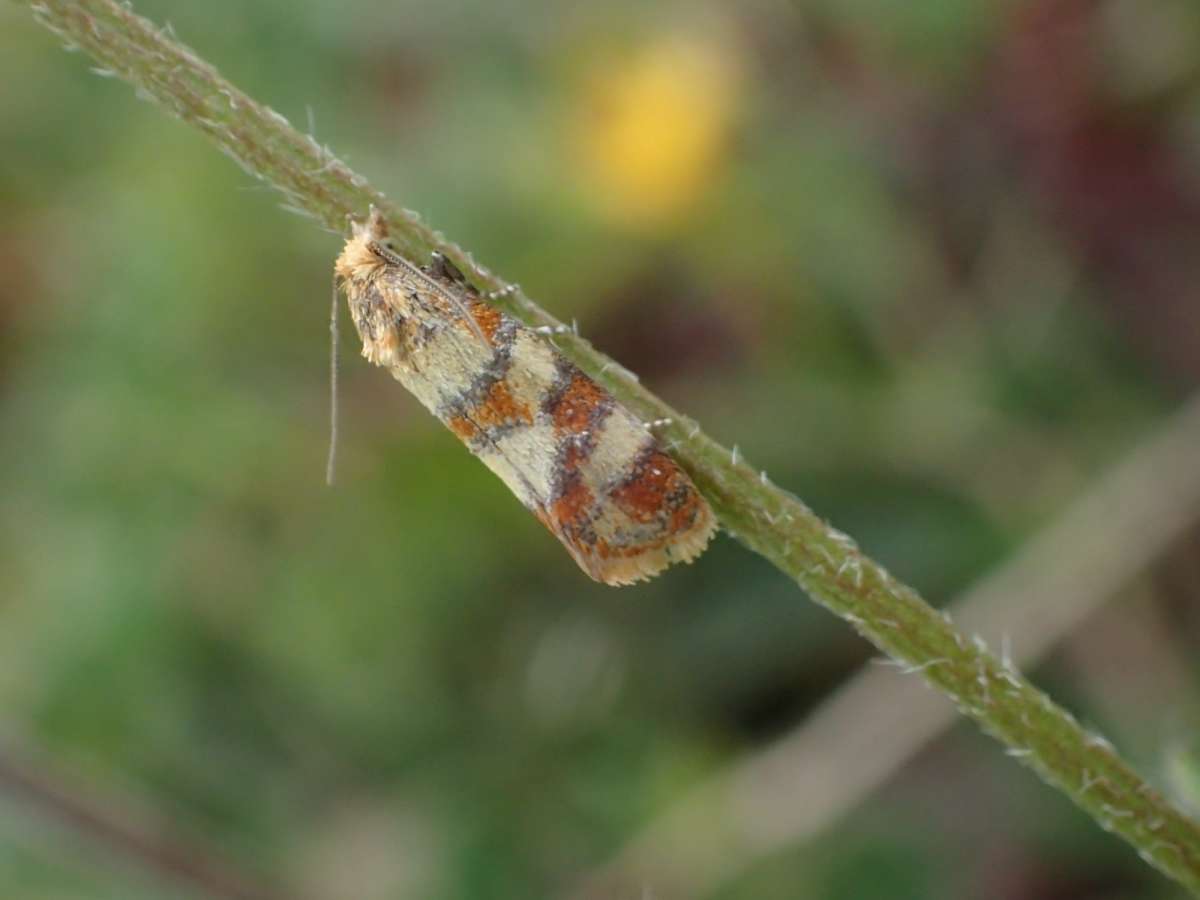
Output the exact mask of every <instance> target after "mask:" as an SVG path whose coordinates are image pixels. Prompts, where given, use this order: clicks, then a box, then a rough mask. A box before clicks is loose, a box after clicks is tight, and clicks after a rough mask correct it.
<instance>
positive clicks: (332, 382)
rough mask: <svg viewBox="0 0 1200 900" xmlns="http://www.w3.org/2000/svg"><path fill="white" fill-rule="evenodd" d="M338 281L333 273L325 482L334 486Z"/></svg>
mask: <svg viewBox="0 0 1200 900" xmlns="http://www.w3.org/2000/svg"><path fill="white" fill-rule="evenodd" d="M338 299H339V298H338V283H337V273H336V272H335V273H334V275H333V291H332V301H331V302H330V304H329V456H328V457H327V458H326V460H325V483H326V484H327V485H329V486H330V487H333V473H334V468H335V467H336V464H337V442H338V351H339V344H340V341H339V340H338V338H339V337H340V336H341V335H340V333H339V331H338Z"/></svg>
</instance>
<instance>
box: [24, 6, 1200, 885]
mask: <svg viewBox="0 0 1200 900" xmlns="http://www.w3.org/2000/svg"><path fill="white" fill-rule="evenodd" d="M24 2H26V3H27V4H28V5H29V7H30V9H31V10H32V11H33V13H34V16H35V17H36V18H37V20H38V21H39V22H41V23H42V24H43V25H45V26H46V27H47V28H49V29H51V30H52V31H54V32H55V33H57V34H58V35H59V36H60V37H62V38H63V39H64V40H65V41H67V42H68V44H69V45H72V46H78V47H81V48H83V49H84V50H86V51H87V52H88V53H89V54H91V55H92V57H94V58H95V59H96V60H97V61H98V62H99V63H100V64H101V65H102V66H103V67H105V69H106V70H107V72H106V73H111V74H116V75H119V76H120V77H122V78H124V79H126V80H128V81H129V82H131V83H132V84H133V85H135V87H136V88H137V89H138V92H139V94H140V95H143V96H146V97H147V98H149V99H152V100H154V101H156V102H157V103H159V104H160V105H161V106H163V107H165V108H166V109H167V110H168V111H170V112H171V113H173V114H174V115H176V116H177V117H178V118H180V119H182V120H183V121H185V122H187V123H189V124H191V125H193V126H195V127H196V128H198V129H200V130H201V131H202V132H204V133H205V134H206V135H207V136H208V137H209V138H210V139H211V140H212V141H213V142H214V143H215V144H216V145H217V146H218V147H219V148H220V149H221V150H222V151H223V152H224V153H226V154H227V155H229V156H230V157H232V158H233V159H234V160H235V161H237V162H238V163H239V164H240V165H241V166H242V168H244V169H245V170H246V171H247V172H248V173H249V174H251V175H252V176H254V177H255V178H258V179H261V180H263V181H265V182H267V183H269V184H271V185H273V186H274V187H275V188H277V189H278V190H280V191H281V192H282V193H283V194H284V195H285V196H286V198H287V202H288V204H289V205H290V206H291V207H292V208H294V209H295V210H297V211H301V212H303V213H306V214H308V215H310V216H311V217H312V218H313V219H315V220H316V221H318V222H320V223H322V224H323V225H325V226H326V227H328V228H331V229H334V230H336V231H338V232H340V231H341V230H342V228H343V225H344V223H345V220H346V217H347V216H348V215H352V214H353V215H361V214H362V213H363V212H364V211H365V210H366V208H367V206H368V205H369V204H371V203H374V204H375V205H376V206H378V207H379V208H380V209H381V210H382V211H383V212H384V214H385V215H386V217H387V218H388V219H389V220H390V224H391V226H392V233H393V235H394V236H395V240H396V243H397V245H398V247H399V249H400V250H401V252H402V253H403V254H404V255H406V256H409V257H412V258H414V259H423V258H424V257H425V256H426V255H427V254H428V253H429V252H430V251H432V250H434V249H437V250H439V251H441V252H442V253H444V254H445V255H446V256H447V257H449V258H450V259H451V260H452V261H453V262H454V263H455V264H456V265H458V266H459V268H460V269H462V270H463V271H464V272H466V273H467V274H468V276H469V278H470V280H471V281H472V282H473V283H474V284H475V285H476V286H477V287H479V288H480V289H482V290H485V291H488V292H490V293H491V295H492V299H493V300H494V302H495V303H496V304H497V305H499V306H500V307H502V308H503V309H505V310H506V311H508V312H511V313H513V314H515V315H517V316H518V317H520V318H521V319H523V320H524V321H526V322H527V323H528V324H530V325H534V326H550V327H551V328H553V329H555V330H561V331H563V332H564V333H563V334H562V335H561V336H560V337H559V338H558V341H559V344H560V345H561V347H562V349H563V350H564V352H565V353H567V355H568V356H570V357H571V358H572V359H573V360H574V361H575V362H577V363H578V364H579V365H580V366H582V367H583V368H584V369H586V370H587V371H588V372H589V373H590V374H592V375H593V376H594V377H596V378H597V379H598V380H599V381H601V382H602V383H603V384H604V385H606V386H607V387H608V388H609V389H610V390H611V391H612V392H613V394H614V395H615V396H617V398H618V399H620V400H621V401H622V402H624V403H625V404H627V405H628V406H629V407H630V408H631V409H633V410H634V411H636V412H637V413H639V414H640V415H642V417H643V418H645V419H669V420H671V421H670V424H669V425H666V426H665V427H664V428H663V430H662V433H663V435H664V436H665V438H666V440H667V446H668V447H669V448H670V449H671V450H672V451H673V452H674V454H675V456H676V457H677V458H678V459H679V461H680V462H681V463H682V464H683V465H684V466H685V467H686V468H687V469H688V470H689V472H690V473H691V474H692V476H693V478H694V479H695V480H696V483H697V484H698V485H699V486H700V488H701V489H702V490H703V491H704V493H705V494H706V495H707V496H708V498H709V500H710V501H711V502H712V504H713V507H714V508H715V509H716V510H717V514H718V515H719V516H720V519H721V523H722V525H723V526H724V527H725V528H726V530H727V531H729V532H730V533H731V534H733V535H735V536H736V537H737V538H738V539H739V540H740V541H741V542H742V543H743V544H744V545H746V546H747V547H749V548H750V549H751V550H754V551H755V552H757V553H759V554H761V555H762V556H764V557H766V558H767V559H768V560H770V561H771V562H772V563H773V564H774V565H775V566H776V567H777V568H779V569H780V570H781V571H783V572H785V573H786V574H787V575H789V576H790V577H791V578H793V579H794V580H795V581H796V582H797V583H798V584H799V585H800V587H801V588H803V589H804V590H805V591H806V592H807V593H808V594H809V595H810V596H811V597H812V598H813V599H814V600H816V601H818V602H819V603H821V604H822V605H824V606H825V607H826V608H827V609H829V610H830V611H832V612H833V613H835V614H836V615H838V616H840V617H841V618H843V619H845V620H846V621H848V622H849V623H850V624H851V625H853V626H854V628H855V629H856V630H857V631H858V632H859V633H860V634H862V635H863V636H864V637H865V638H867V639H868V640H869V641H870V642H871V643H873V644H874V645H875V646H876V647H878V648H879V649H880V650H882V651H884V652H885V653H887V654H888V655H889V656H891V657H892V658H893V659H895V660H897V661H898V662H899V663H901V664H902V665H903V666H905V667H906V669H907V670H908V671H911V672H920V673H921V674H922V676H923V677H924V678H925V680H926V681H927V682H928V683H929V684H931V685H932V686H933V687H935V688H937V689H938V690H940V691H942V692H943V693H944V694H946V696H948V697H949V698H950V700H951V701H952V702H953V703H954V704H955V705H956V706H957V707H958V709H959V711H960V712H962V713H963V714H964V715H967V716H969V717H970V718H972V719H974V720H975V721H976V722H978V723H979V724H980V726H981V727H982V728H983V729H984V730H985V731H987V732H988V733H990V734H992V735H993V736H994V737H996V738H997V739H998V740H1000V741H1002V742H1003V743H1004V744H1006V745H1007V747H1008V752H1009V754H1010V755H1012V756H1014V757H1016V758H1017V759H1019V760H1020V761H1021V762H1023V763H1024V764H1025V765H1027V766H1029V767H1030V768H1032V769H1033V770H1034V771H1036V772H1037V773H1038V774H1039V775H1041V777H1042V778H1043V779H1045V780H1046V781H1047V782H1048V783H1049V784H1051V785H1053V786H1054V787H1057V788H1058V789H1059V790H1061V791H1063V792H1064V793H1065V794H1067V795H1068V796H1069V797H1071V799H1072V800H1074V801H1075V803H1076V804H1078V805H1079V807H1080V808H1082V809H1083V810H1084V811H1085V812H1087V813H1088V814H1089V815H1090V816H1091V817H1092V818H1093V819H1095V820H1096V821H1097V822H1098V823H1099V824H1100V825H1101V827H1103V828H1105V829H1106V830H1109V831H1112V832H1114V833H1116V834H1118V835H1120V836H1121V837H1122V838H1124V839H1125V840H1126V841H1128V842H1129V843H1130V844H1132V845H1133V847H1134V848H1135V849H1137V851H1138V852H1139V854H1140V855H1141V857H1142V858H1143V859H1144V860H1146V862H1148V863H1150V864H1151V865H1153V866H1155V867H1156V868H1158V869H1159V870H1160V871H1162V872H1163V873H1165V874H1166V875H1168V876H1170V877H1171V878H1174V879H1175V880H1176V881H1177V882H1179V883H1180V884H1182V885H1184V886H1186V887H1188V888H1189V889H1191V890H1192V891H1193V892H1196V893H1198V894H1200V826H1198V825H1197V823H1196V822H1194V821H1192V820H1190V819H1188V818H1187V817H1186V816H1184V815H1183V814H1182V813H1181V812H1180V811H1179V810H1177V809H1176V808H1175V807H1174V806H1172V805H1171V804H1170V803H1169V802H1167V800H1166V799H1165V798H1164V797H1162V796H1161V795H1160V794H1159V793H1158V792H1156V791H1155V790H1153V789H1152V788H1151V787H1150V785H1149V784H1148V783H1147V782H1145V781H1144V780H1143V779H1142V778H1141V777H1140V776H1138V775H1137V774H1136V773H1135V772H1134V771H1133V770H1132V769H1131V768H1130V767H1129V766H1128V765H1127V764H1126V763H1125V762H1124V761H1123V760H1122V759H1121V758H1120V756H1118V754H1117V753H1116V751H1115V750H1114V749H1113V747H1112V746H1111V745H1110V744H1109V743H1108V742H1107V741H1106V740H1104V738H1102V737H1100V736H1099V735H1096V734H1094V733H1091V732H1089V731H1087V730H1085V729H1084V728H1083V727H1081V726H1080V725H1079V723H1078V722H1076V721H1075V719H1074V718H1073V717H1072V716H1071V714H1070V713H1068V712H1067V711H1066V710H1064V709H1063V708H1062V707H1060V706H1058V705H1056V704H1055V703H1054V702H1053V701H1052V700H1051V699H1050V698H1049V697H1048V696H1046V695H1045V694H1044V693H1042V692H1041V691H1039V690H1038V689H1037V688H1036V687H1034V686H1033V685H1032V684H1031V683H1030V682H1029V681H1027V680H1026V679H1025V678H1024V677H1023V676H1022V675H1021V674H1020V673H1019V672H1017V671H1016V670H1015V669H1014V667H1013V666H1012V665H1011V664H1009V663H1007V662H1005V661H1002V660H1001V659H999V658H997V657H996V656H995V655H994V654H993V653H991V652H990V651H989V650H988V649H987V647H986V646H985V645H984V644H983V642H982V641H980V640H978V639H972V638H969V637H968V636H967V635H965V634H963V633H962V632H960V631H959V630H957V629H956V628H955V627H954V625H953V624H952V623H951V622H950V621H949V620H948V619H947V618H944V617H943V616H942V615H941V614H940V613H938V612H937V611H936V610H934V609H933V608H932V607H930V606H929V605H928V604H927V603H925V602H924V601H923V600H922V599H921V598H920V596H918V595H917V593H916V592H915V591H913V590H912V589H911V588H909V587H907V586H906V585H904V584H901V583H900V582H899V581H897V580H896V579H895V578H893V577H892V576H891V575H890V574H888V573H887V572H886V571H885V570H884V569H883V568H882V567H881V566H880V565H879V564H877V563H876V562H874V561H873V560H871V559H870V558H869V557H867V556H865V555H864V554H863V553H862V552H861V551H860V550H859V549H858V547H857V545H856V544H855V543H854V541H853V540H851V539H850V538H849V537H847V536H846V535H844V534H842V533H841V532H839V531H837V530H836V529H834V528H833V527H831V526H830V525H828V524H827V523H826V522H824V521H822V520H821V519H820V518H819V517H818V516H816V515H815V514H814V513H813V512H812V511H811V510H810V509H808V507H807V506H805V505H804V504H803V503H802V502H801V501H800V500H799V499H797V498H796V497H794V496H792V495H791V494H789V493H787V492H786V491H784V490H781V489H780V488H778V487H776V486H774V485H773V484H771V483H770V482H769V481H768V479H767V478H766V476H765V475H764V474H763V473H760V472H758V471H757V470H755V469H754V468H752V467H751V466H750V465H748V464H747V463H746V462H745V461H744V460H742V459H740V458H739V454H738V452H737V449H736V448H734V450H733V451H730V450H728V449H727V448H725V447H722V446H721V445H720V444H718V443H717V442H716V441H714V440H712V439H711V438H709V437H708V436H707V435H705V434H704V433H703V432H702V431H701V430H700V427H699V426H698V425H697V424H696V423H695V422H694V421H692V420H691V419H689V418H687V417H685V416H683V415H681V414H680V413H679V412H677V411H676V410H674V409H671V407H669V406H668V405H667V404H666V403H664V402H663V401H662V400H660V399H659V398H657V397H656V396H654V394H652V393H651V392H650V391H648V390H647V389H646V388H644V387H642V386H641V385H640V384H639V383H638V381H637V378H636V376H634V375H633V374H632V373H629V372H628V371H626V370H625V369H623V368H622V367H621V366H620V365H618V364H617V363H615V362H614V361H612V360H610V359H608V358H607V357H606V356H604V355H603V354H601V353H599V352H598V351H596V350H595V349H593V348H592V346H591V345H590V344H589V343H588V342H587V341H586V340H584V339H582V338H580V337H578V336H575V335H573V334H571V333H570V332H569V330H567V329H562V327H561V323H559V322H558V321H557V320H556V319H555V318H554V317H553V316H551V315H550V314H549V313H547V312H545V311H544V310H542V309H541V308H540V307H538V306H537V305H536V304H534V303H533V301H531V300H529V299H528V298H527V297H526V296H525V295H524V294H523V293H522V292H521V291H520V289H519V288H516V287H514V286H512V285H509V284H507V283H505V282H504V281H503V280H502V279H500V278H499V277H497V276H496V275H494V274H492V273H491V272H489V271H488V270H487V269H485V268H483V267H482V266H480V265H478V264H476V263H475V261H474V260H473V259H471V257H470V255H469V254H467V253H466V252H465V251H464V250H462V249H461V248H459V247H457V246H455V245H453V244H451V243H449V242H447V241H445V240H443V239H442V238H440V236H439V235H437V234H436V233H435V232H433V231H432V230H431V229H430V228H429V227H428V226H426V225H424V224H423V223H422V222H421V221H420V220H419V219H418V218H417V216H416V215H414V214H413V213H410V212H408V211H406V210H403V209H401V208H399V207H397V206H396V205H395V204H392V203H390V202H389V201H388V200H387V199H386V198H385V197H383V196H382V195H381V194H380V193H379V192H378V191H377V190H375V189H374V188H372V187H371V186H370V185H369V184H368V183H367V181H366V180H365V179H364V178H363V177H362V176H361V175H357V174H356V173H354V172H353V171H351V170H350V168H349V167H347V166H346V165H345V164H344V163H342V162H341V161H340V160H338V159H337V158H336V157H335V156H334V155H333V154H332V153H331V152H330V151H329V150H327V149H326V148H324V147H322V146H321V145H320V144H318V143H317V142H316V141H315V140H313V138H312V137H310V136H307V135H304V134H302V133H301V132H299V131H298V130H296V129H295V128H293V127H292V126H291V125H289V124H288V122H287V120H286V119H284V118H283V117H282V116H280V115H279V114H278V113H276V112H275V111H274V110H272V109H270V108H269V107H266V106H264V105H262V104H260V103H258V102H257V101H255V100H253V99H252V98H250V97H248V96H247V95H246V94H244V93H242V92H241V91H239V90H238V89H237V88H236V87H234V86H233V85H232V84H230V83H229V82H227V81H225V80H224V79H223V78H222V77H221V76H220V74H219V73H218V72H217V71H216V70H215V69H214V68H213V67H212V66H211V65H209V64H208V63H206V62H204V61H203V60H202V59H200V58H199V57H198V56H197V55H196V54H195V53H194V52H193V51H191V50H189V49H188V48H186V47H184V46H183V45H182V44H180V43H179V42H178V41H176V40H175V39H174V37H173V36H171V35H168V34H166V33H164V32H163V31H160V30H159V29H158V28H156V27H155V26H154V25H153V24H151V23H150V22H148V21H146V20H145V19H142V18H140V17H139V16H137V15H135V14H134V13H132V12H131V11H130V10H129V9H127V8H126V7H124V6H121V5H118V4H117V3H115V2H112V0H24Z"/></svg>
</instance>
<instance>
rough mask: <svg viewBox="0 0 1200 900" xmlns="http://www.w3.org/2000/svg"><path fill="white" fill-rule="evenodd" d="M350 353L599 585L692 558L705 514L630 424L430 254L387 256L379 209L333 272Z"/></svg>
mask: <svg viewBox="0 0 1200 900" xmlns="http://www.w3.org/2000/svg"><path fill="white" fill-rule="evenodd" d="M334 272H335V278H336V279H337V281H338V282H339V284H340V285H341V288H342V289H343V290H344V291H345V293H346V298H347V300H348V302H349V306H350V315H351V317H352V318H353V319H354V326H355V328H356V329H357V330H358V335H359V337H360V338H361V339H362V344H363V350H362V353H363V356H364V357H366V358H367V359H368V360H369V361H371V362H372V363H375V364H376V365H379V366H383V367H384V368H386V369H388V370H389V371H390V372H391V373H392V375H393V376H394V377H395V378H396V379H397V380H399V381H400V383H401V384H403V385H404V386H405V387H406V388H408V390H409V391H411V392H412V393H413V394H415V395H416V397H417V399H418V400H420V401H421V403H422V404H423V405H424V406H425V407H426V409H428V410H429V411H430V412H432V413H433V414H434V415H435V416H437V417H438V418H439V419H440V420H441V421H442V423H443V424H445V425H446V427H448V428H449V429H450V430H451V431H453V432H454V433H455V434H456V435H458V437H459V438H460V439H461V440H462V441H463V443H465V444H466V445H467V447H468V448H469V449H470V450H471V452H472V453H474V454H475V455H476V456H478V457H479V458H480V459H481V460H483V462H484V464H485V465H486V466H487V467H488V468H489V469H491V470H492V471H493V472H495V473H496V474H497V475H498V476H500V479H501V480H502V481H503V482H504V483H505V484H506V485H508V487H509V489H510V490H511V491H512V492H513V493H514V494H516V495H517V498H518V499H519V500H520V501H521V502H522V503H524V504H525V506H526V507H528V508H529V509H530V510H531V511H532V512H533V514H534V515H535V516H537V518H538V520H539V521H541V523H542V524H543V525H545V526H546V527H547V528H548V529H549V530H550V531H551V532H552V533H553V534H554V536H555V537H557V538H558V539H559V540H560V541H562V543H563V544H564V545H565V546H566V548H567V550H568V552H569V553H570V554H571V556H572V557H573V558H574V559H575V561H576V562H577V563H578V564H579V566H580V568H582V569H583V571H585V572H586V573H587V574H588V575H590V576H591V577H592V578H594V579H596V580H597V581H601V582H603V583H605V584H612V585H621V584H631V583H633V582H635V581H639V580H642V579H647V578H651V577H653V576H654V575H657V574H658V573H659V572H661V571H662V570H663V569H665V568H667V566H669V565H671V564H672V563H676V562H691V561H692V560H693V559H695V558H696V557H697V556H699V555H700V553H701V552H703V550H704V548H705V547H706V546H707V545H708V542H709V539H710V538H711V537H712V535H713V532H714V531H715V530H716V517H715V516H714V515H713V511H712V509H711V508H710V507H709V505H708V503H707V502H706V501H705V499H704V498H703V497H702V496H701V495H700V493H699V491H697V490H696V486H695V485H694V484H692V481H691V479H690V478H688V476H687V474H686V473H684V471H683V470H682V469H680V468H679V466H678V465H677V464H676V463H675V461H674V460H672V459H671V457H669V456H667V455H666V454H665V453H664V452H663V451H662V450H661V449H660V448H659V446H658V444H657V442H656V441H655V439H654V436H653V435H652V434H651V433H650V432H649V431H648V430H647V429H646V427H645V426H644V425H643V424H642V422H641V421H640V420H639V419H638V418H637V417H636V416H634V415H633V413H631V412H629V410H627V409H625V407H623V406H622V405H621V404H620V403H618V402H617V401H616V400H615V399H614V398H613V396H612V395H611V394H609V393H608V391H606V390H605V389H604V388H602V387H601V386H600V385H598V384H597V383H596V382H595V381H593V380H592V379H591V378H589V377H588V376H587V375H585V374H584V373H583V372H582V371H581V370H580V369H579V368H578V367H577V366H575V365H574V364H573V363H571V362H570V361H569V360H567V359H566V357H564V356H563V355H562V353H560V352H559V351H558V349H557V348H556V347H554V345H553V344H551V343H550V342H549V341H548V340H547V339H546V338H545V337H543V336H542V335H540V334H537V333H535V332H534V331H533V330H532V329H530V328H527V327H526V326H524V325H522V324H521V323H520V322H518V321H517V320H516V319H514V318H512V317H510V316H508V315H505V314H504V313H502V312H501V311H500V310H498V309H497V308H495V307H494V306H492V305H490V304H488V303H485V302H484V301H483V300H482V298H480V296H479V295H478V293H476V291H475V290H474V289H473V288H471V287H470V286H469V285H467V283H466V280H465V279H464V278H463V276H462V274H461V273H459V272H458V270H457V269H455V268H454V266H453V265H451V264H450V262H449V261H448V260H446V259H445V258H444V257H442V256H440V255H437V254H435V255H434V257H433V261H432V262H431V263H430V264H429V265H427V266H423V267H422V266H416V265H414V264H412V263H410V262H408V261H407V260H406V259H404V258H403V257H401V256H399V255H398V254H397V253H396V252H395V251H394V250H392V249H391V247H390V245H389V244H388V241H387V226H386V224H385V223H384V221H383V217H382V215H380V213H379V212H378V211H377V210H375V209H372V210H371V214H370V216H369V217H368V218H367V220H366V222H362V223H354V224H353V226H352V234H351V237H350V240H348V241H347V242H346V246H345V247H344V248H343V250H342V253H341V255H340V256H339V257H338V259H337V264H336V266H335V269H334Z"/></svg>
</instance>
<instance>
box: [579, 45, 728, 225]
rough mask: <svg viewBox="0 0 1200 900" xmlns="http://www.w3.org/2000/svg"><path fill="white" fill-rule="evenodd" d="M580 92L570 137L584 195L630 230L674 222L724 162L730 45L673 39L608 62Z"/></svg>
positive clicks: (592, 73)
mask: <svg viewBox="0 0 1200 900" xmlns="http://www.w3.org/2000/svg"><path fill="white" fill-rule="evenodd" d="M584 85H585V87H584V95H585V96H584V102H583V103H582V104H580V109H581V113H580V115H579V117H578V118H577V120H576V122H575V128H574V134H573V137H574V139H575V146H576V152H577V156H578V158H579V162H580V165H579V166H578V169H577V171H578V173H579V177H580V178H581V179H583V180H584V184H583V187H584V190H585V192H586V193H587V194H588V195H589V197H591V198H592V199H593V200H594V202H595V203H596V205H597V207H598V209H599V210H600V211H601V212H602V213H603V214H604V215H606V216H609V217H611V218H612V219H614V220H616V221H618V222H620V223H622V224H624V225H628V226H632V227H638V228H649V229H658V228H662V227H665V226H667V225H669V224H670V223H671V222H672V221H674V220H677V219H678V218H679V216H680V214H681V213H683V212H685V211H686V210H687V209H688V208H689V207H691V206H692V205H693V204H694V203H695V202H696V201H697V200H698V199H699V198H700V197H701V196H702V195H703V193H704V191H705V190H706V189H707V188H708V187H709V186H710V185H712V183H713V182H714V180H715V179H716V177H717V175H718V174H719V172H720V169H721V167H722V164H723V162H724V149H725V145H726V142H727V138H728V134H729V130H730V127H731V119H732V115H733V106H734V101H735V99H736V93H737V90H736V85H737V73H736V66H735V64H734V60H733V57H732V54H731V53H730V51H729V48H728V47H725V46H721V45H719V44H716V43H713V42H711V41H707V40H704V39H697V38H687V37H681V36H674V37H671V38H667V39H664V40H660V41H658V42H655V43H653V44H649V45H647V46H644V47H642V48H640V49H639V50H637V51H635V52H634V53H633V54H632V56H631V57H629V58H624V59H621V60H616V59H614V58H613V57H612V56H611V55H609V56H606V57H605V60H604V61H603V62H602V63H601V64H599V65H598V66H596V67H594V68H593V69H592V71H591V72H589V73H588V76H587V77H586V78H585V80H584Z"/></svg>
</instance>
